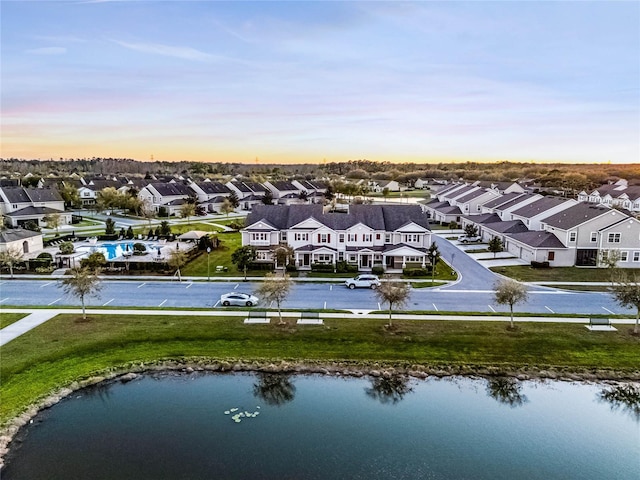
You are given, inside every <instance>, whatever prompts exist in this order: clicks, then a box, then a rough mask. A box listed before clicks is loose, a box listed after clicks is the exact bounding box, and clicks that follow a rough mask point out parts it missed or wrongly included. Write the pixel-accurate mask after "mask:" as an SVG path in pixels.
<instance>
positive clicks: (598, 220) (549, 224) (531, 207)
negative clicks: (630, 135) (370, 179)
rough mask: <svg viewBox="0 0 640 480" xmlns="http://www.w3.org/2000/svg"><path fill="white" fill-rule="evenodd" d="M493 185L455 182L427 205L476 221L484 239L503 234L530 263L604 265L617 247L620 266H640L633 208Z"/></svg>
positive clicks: (432, 211)
mask: <svg viewBox="0 0 640 480" xmlns="http://www.w3.org/2000/svg"><path fill="white" fill-rule="evenodd" d="M490 190H491V189H487V188H483V187H480V186H479V185H464V184H458V185H449V186H447V187H446V188H444V189H442V190H440V191H439V192H438V193H437V194H436V198H434V199H432V201H430V202H429V203H427V204H426V205H425V209H426V212H427V215H428V216H429V217H430V218H431V219H432V220H433V221H436V222H440V223H449V222H457V223H458V224H460V225H461V226H462V227H463V228H464V227H466V226H467V225H474V226H476V227H477V229H478V234H479V235H480V236H481V237H482V239H483V241H489V240H490V239H491V238H493V237H497V238H499V239H500V240H501V241H502V244H503V246H504V249H505V251H507V252H509V253H510V254H512V255H514V256H516V257H518V258H521V259H523V260H525V261H527V262H531V261H535V262H549V265H550V266H555V267H563V266H572V265H577V266H599V264H600V256H601V255H602V254H603V253H606V254H607V255H608V254H609V252H615V253H616V254H617V255H618V256H619V261H618V265H619V266H620V267H624V268H640V221H639V220H638V219H637V218H635V217H634V216H632V215H630V214H629V213H627V212H625V211H622V210H620V209H616V208H611V207H610V206H608V205H596V204H593V203H587V202H583V201H576V200H572V199H564V198H557V197H545V196H542V195H539V194H532V193H526V192H524V193H521V192H511V193H504V194H496V193H495V192H491V191H490ZM490 197H492V198H490ZM488 198H490V199H489V200H487V199H488Z"/></svg>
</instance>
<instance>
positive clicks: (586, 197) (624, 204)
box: [578, 179, 640, 212]
mask: <svg viewBox="0 0 640 480" xmlns="http://www.w3.org/2000/svg"><path fill="white" fill-rule="evenodd" d="M578 200H580V201H581V202H589V203H596V204H599V205H606V206H608V207H619V208H624V209H625V210H629V211H631V212H640V185H632V186H629V185H628V182H627V181H626V180H624V179H620V180H618V181H617V182H615V183H613V184H610V185H603V186H601V187H599V188H596V189H595V190H593V191H591V192H585V191H582V192H580V193H579V194H578Z"/></svg>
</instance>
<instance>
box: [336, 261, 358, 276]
mask: <svg viewBox="0 0 640 480" xmlns="http://www.w3.org/2000/svg"><path fill="white" fill-rule="evenodd" d="M336 273H358V265H356V264H355V263H347V262H345V261H344V260H341V261H339V262H336Z"/></svg>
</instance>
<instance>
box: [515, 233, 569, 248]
mask: <svg viewBox="0 0 640 480" xmlns="http://www.w3.org/2000/svg"><path fill="white" fill-rule="evenodd" d="M508 236H509V238H513V239H514V240H517V241H519V242H522V243H524V244H525V245H529V246H531V247H535V248H567V247H566V246H565V245H564V244H563V243H562V242H561V241H560V240H559V239H558V237H556V236H555V235H554V234H553V233H551V232H543V231H537V230H536V231H530V232H519V233H510V234H509V235H508Z"/></svg>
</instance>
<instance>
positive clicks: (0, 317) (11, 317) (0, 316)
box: [0, 313, 26, 329]
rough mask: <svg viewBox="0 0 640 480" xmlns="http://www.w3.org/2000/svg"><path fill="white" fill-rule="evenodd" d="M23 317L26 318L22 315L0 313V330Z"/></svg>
mask: <svg viewBox="0 0 640 480" xmlns="http://www.w3.org/2000/svg"><path fill="white" fill-rule="evenodd" d="M24 317H26V314H24V313H0V329H2V328H4V327H8V326H9V325H11V324H12V323H14V322H17V321H18V320H20V319H21V318H24Z"/></svg>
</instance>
